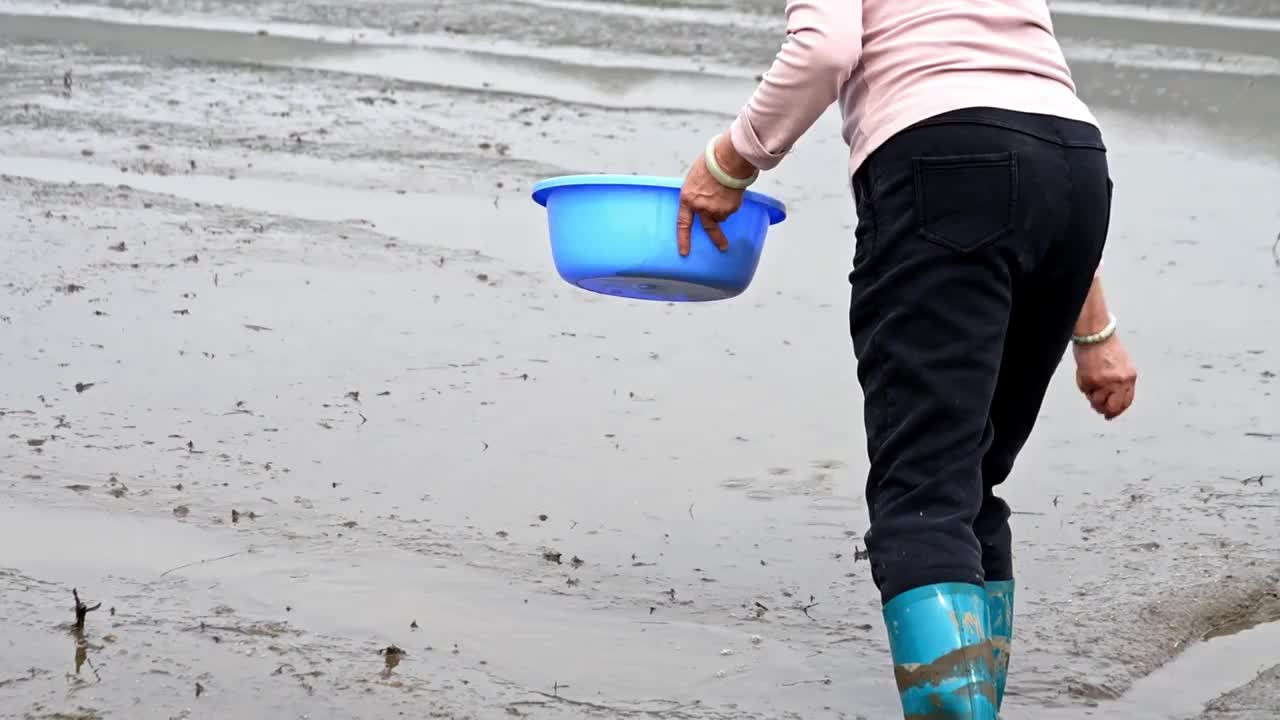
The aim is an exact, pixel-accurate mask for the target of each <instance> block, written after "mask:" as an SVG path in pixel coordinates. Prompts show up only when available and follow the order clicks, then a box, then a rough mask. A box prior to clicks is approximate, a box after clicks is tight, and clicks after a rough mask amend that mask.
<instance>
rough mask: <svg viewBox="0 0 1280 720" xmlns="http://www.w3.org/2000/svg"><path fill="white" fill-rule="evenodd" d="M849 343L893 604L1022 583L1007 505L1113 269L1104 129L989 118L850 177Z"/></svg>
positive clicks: (981, 112) (952, 123)
mask: <svg viewBox="0 0 1280 720" xmlns="http://www.w3.org/2000/svg"><path fill="white" fill-rule="evenodd" d="M853 185H854V195H855V198H856V200H857V204H858V228H857V233H856V234H857V250H856V252H855V254H854V269H853V272H852V273H850V275H849V281H850V283H851V284H852V286H853V288H852V304H851V308H850V311H849V329H850V332H851V334H852V336H853V346H854V353H855V355H856V356H857V359H858V379H859V381H860V383H861V384H862V389H863V394H864V396H865V398H866V400H865V421H866V429H867V452H868V455H869V459H870V464H871V470H870V473H869V476H868V478H867V506H868V509H869V511H870V516H871V528H870V530H868V532H867V534H866V543H867V549H868V551H869V552H870V559H871V569H872V577H873V578H874V580H875V583H876V585H877V587H879V589H880V592H881V596H882V598H883V600H884V601H885V602H888V601H889V600H890V599H892V598H893V597H894V596H896V595H898V594H899V593H902V592H904V591H906V590H910V589H912V588H915V587H919V586H922V585H929V584H933V583H940V582H966V583H973V584H979V585H980V584H982V583H983V581H984V580H1007V579H1010V578H1012V577H1013V560H1012V550H1011V547H1010V545H1011V542H1012V539H1011V535H1010V531H1009V506H1008V505H1006V504H1005V502H1004V501H1003V500H1001V499H1000V498H998V497H996V496H995V494H994V493H993V489H994V488H995V486H997V485H999V484H1000V483H1002V482H1004V480H1005V478H1006V477H1008V475H1009V472H1010V470H1012V468H1013V464H1014V459H1015V458H1016V457H1017V455H1018V452H1019V450H1021V449H1022V446H1023V444H1024V443H1025V442H1026V441H1027V438H1028V436H1029V435H1030V434H1031V429H1032V427H1033V426H1034V425H1035V421H1036V416H1037V415H1038V414H1039V412H1040V405H1041V403H1042V402H1043V400H1044V395H1045V390H1046V388H1047V387H1048V385H1049V380H1050V378H1051V377H1052V376H1053V374H1054V372H1055V370H1056V368H1057V367H1058V364H1059V363H1060V362H1061V361H1062V358H1063V355H1064V353H1065V351H1066V349H1067V346H1068V344H1069V342H1070V339H1071V331H1072V328H1073V326H1074V323H1075V321H1076V318H1077V316H1078V314H1079V312H1080V308H1081V306H1082V304H1083V302H1084V298H1085V296H1086V294H1087V293H1088V290H1089V286H1090V284H1091V282H1092V280H1093V274H1094V270H1095V269H1096V268H1097V265H1098V262H1099V260H1100V258H1101V256H1102V249H1103V245H1104V244H1105V241H1106V236H1107V226H1108V223H1109V221H1110V209H1111V181H1110V179H1109V177H1108V172H1107V158H1106V149H1105V147H1104V145H1103V143H1102V136H1101V134H1100V133H1099V131H1098V130H1097V128H1095V127H1093V126H1092V125H1089V124H1087V123H1080V122H1075V121H1070V120H1064V119H1061V118H1056V117H1051V116H1047V115H1032V114H1025V113H1017V112H1011V111H1005V110H996V109H989V108H972V109H967V110H961V111H957V112H953V113H947V114H945V115H941V116H938V117H935V118H932V119H930V120H927V121H925V122H923V123H920V124H917V125H915V126H913V127H911V128H908V129H907V130H904V131H903V132H901V133H899V134H898V135H896V136H895V137H893V138H892V139H890V140H889V141H888V142H887V143H886V144H884V145H883V146H881V147H880V148H879V149H878V150H877V151H876V152H875V153H873V154H872V156H871V157H870V158H868V159H867V161H866V162H864V163H863V165H862V166H861V167H860V168H859V169H858V172H857V173H856V174H855V176H854V178H853Z"/></svg>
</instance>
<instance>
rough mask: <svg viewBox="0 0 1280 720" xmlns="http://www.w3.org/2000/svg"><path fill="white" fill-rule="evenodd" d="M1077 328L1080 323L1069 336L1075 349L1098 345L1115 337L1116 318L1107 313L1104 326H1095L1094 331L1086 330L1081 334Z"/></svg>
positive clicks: (1078, 324)
mask: <svg viewBox="0 0 1280 720" xmlns="http://www.w3.org/2000/svg"><path fill="white" fill-rule="evenodd" d="M1079 326H1080V323H1077V329H1076V330H1075V331H1073V332H1072V334H1071V342H1073V343H1075V345H1076V346H1077V347H1080V346H1090V345H1100V344H1102V343H1104V342H1107V341H1108V340H1110V339H1111V338H1113V337H1115V334H1116V326H1117V323H1116V316H1115V315H1112V314H1110V313H1108V314H1107V320H1106V323H1105V324H1103V325H1101V326H1095V327H1096V329H1093V330H1088V331H1086V332H1081V331H1080V330H1079V329H1078V328H1079Z"/></svg>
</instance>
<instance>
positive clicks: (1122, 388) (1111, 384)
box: [1075, 335, 1138, 420]
mask: <svg viewBox="0 0 1280 720" xmlns="http://www.w3.org/2000/svg"><path fill="white" fill-rule="evenodd" d="M1075 357H1076V385H1077V386H1078V387H1079V388H1080V392H1082V393H1084V395H1085V397H1087V398H1088V399H1089V404H1090V405H1092V406H1093V409H1094V411H1095V412H1097V413H1098V414H1099V415H1101V416H1103V417H1105V418H1106V419H1108V420H1113V419H1115V418H1116V417H1119V416H1120V414H1121V413H1123V412H1124V411H1125V410H1128V409H1129V406H1130V405H1132V404H1133V396H1134V391H1135V390H1136V387H1137V384H1138V370H1137V368H1135V367H1134V365H1133V361H1132V360H1130V359H1129V352H1128V351H1127V350H1125V348H1124V344H1123V343H1121V342H1120V338H1118V337H1116V336H1114V335H1113V336H1112V337H1111V338H1110V339H1108V340H1105V341H1103V342H1100V343H1098V344H1096V345H1076V346H1075Z"/></svg>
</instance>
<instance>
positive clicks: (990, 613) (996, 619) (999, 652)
mask: <svg viewBox="0 0 1280 720" xmlns="http://www.w3.org/2000/svg"><path fill="white" fill-rule="evenodd" d="M987 617H988V618H989V619H990V620H991V650H992V654H993V656H994V657H995V661H996V667H995V670H996V676H995V686H996V712H999V711H1000V705H1001V704H1002V703H1003V702H1004V685H1005V681H1007V680H1008V679H1009V650H1010V648H1011V646H1012V643H1013V581H1012V580H988V581H987Z"/></svg>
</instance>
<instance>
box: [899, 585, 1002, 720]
mask: <svg viewBox="0 0 1280 720" xmlns="http://www.w3.org/2000/svg"><path fill="white" fill-rule="evenodd" d="M884 622H885V626H886V627H887V628H888V630H889V647H890V649H891V650H892V652H893V674H894V678H895V679H896V680H897V682H898V694H899V696H900V697H901V699H902V711H903V714H904V715H905V717H906V718H907V720H995V717H996V691H995V686H994V685H993V683H992V680H993V676H994V674H995V672H994V665H995V656H994V655H993V654H992V649H991V640H990V637H989V634H988V625H989V620H988V618H987V591H986V590H985V589H984V588H983V587H982V586H980V585H970V584H968V583H940V584H937V585H926V586H924V587H919V588H915V589H913V590H908V591H906V592H905V593H902V594H901V595H898V596H897V597H895V598H893V599H892V600H890V601H889V602H888V604H886V605H885V606H884Z"/></svg>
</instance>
